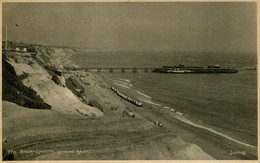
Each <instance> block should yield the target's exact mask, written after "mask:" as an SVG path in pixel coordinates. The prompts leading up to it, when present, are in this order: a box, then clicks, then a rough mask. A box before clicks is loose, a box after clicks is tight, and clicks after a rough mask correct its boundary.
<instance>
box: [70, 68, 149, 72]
mask: <svg viewBox="0 0 260 163" xmlns="http://www.w3.org/2000/svg"><path fill="white" fill-rule="evenodd" d="M153 69H154V68H151V67H150V68H148V67H138V68H137V67H65V70H67V71H85V72H89V71H90V72H110V73H112V72H134V73H136V72H152V70H153Z"/></svg>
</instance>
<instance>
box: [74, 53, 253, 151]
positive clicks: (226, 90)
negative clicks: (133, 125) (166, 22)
mask: <svg viewBox="0 0 260 163" xmlns="http://www.w3.org/2000/svg"><path fill="white" fill-rule="evenodd" d="M71 61H72V63H74V64H76V65H78V66H80V67H96V68H97V67H107V68H108V67H137V68H138V67H157V66H162V65H178V64H185V65H187V66H188V65H189V66H203V67H206V66H208V65H215V64H219V65H221V66H222V67H230V68H236V69H238V70H239V72H238V73H234V74H161V73H152V72H143V71H142V70H140V72H137V73H133V72H125V73H121V72H113V73H109V72H101V73H106V74H108V76H110V78H112V79H113V80H115V81H116V80H117V81H118V82H119V86H120V83H121V84H122V85H123V86H127V85H130V86H129V89H134V90H136V91H139V93H141V94H143V101H145V100H144V99H145V98H146V99H147V101H148V102H149V101H150V102H152V103H155V106H157V105H156V104H159V105H160V106H159V105H158V107H162V109H165V107H166V108H167V107H170V108H173V109H174V110H175V111H178V112H180V113H183V114H185V115H188V116H189V117H192V118H193V119H196V120H198V123H202V124H203V125H206V126H207V127H210V128H213V129H214V130H216V131H218V132H221V133H224V134H225V135H228V136H230V137H232V138H234V139H236V140H239V141H241V142H244V143H248V144H251V145H254V146H257V71H255V70H245V69H243V67H245V66H255V65H256V63H257V55H256V53H255V54H254V53H216V52H215V53H205V52H204V53H191V52H175V53H174V52H172V53H170V52H167V53H166V52H161V53H160V52H157V53H155V52H103V53H102V52H79V53H78V54H77V55H74V56H73V57H71ZM125 79H126V80H125ZM128 80H130V81H128ZM127 87H128V86H127ZM139 95H140V94H139Z"/></svg>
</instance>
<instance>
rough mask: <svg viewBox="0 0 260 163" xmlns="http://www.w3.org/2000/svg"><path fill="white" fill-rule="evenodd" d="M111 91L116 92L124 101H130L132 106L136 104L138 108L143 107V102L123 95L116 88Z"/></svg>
mask: <svg viewBox="0 0 260 163" xmlns="http://www.w3.org/2000/svg"><path fill="white" fill-rule="evenodd" d="M111 90H112V91H113V92H115V93H116V94H117V95H118V96H119V97H121V98H122V99H124V100H126V101H128V102H130V103H132V104H134V105H135V106H138V107H142V106H143V104H142V102H140V101H137V100H135V99H133V98H132V97H129V96H127V95H125V94H123V93H122V92H120V91H118V90H117V89H116V88H115V87H111Z"/></svg>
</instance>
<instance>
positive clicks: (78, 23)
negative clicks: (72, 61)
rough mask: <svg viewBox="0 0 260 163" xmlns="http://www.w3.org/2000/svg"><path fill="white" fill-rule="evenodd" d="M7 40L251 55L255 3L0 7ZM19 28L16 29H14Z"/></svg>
mask: <svg viewBox="0 0 260 163" xmlns="http://www.w3.org/2000/svg"><path fill="white" fill-rule="evenodd" d="M6 22H7V26H8V40H13V41H23V42H29V43H40V44H44V45H60V46H77V47H89V48H101V49H104V48H106V49H111V50H125V51H131V50H133V51H144V50H149V51H232V52H234V51H235V52H236V51H239V52H255V51H256V40H257V37H256V33H257V24H256V22H257V21H256V3H254V2H251V3H187V2H186V3H180V2H171V3H158V2H157V3H3V39H5V23H6ZM15 23H17V24H19V25H20V26H19V27H16V26H15Z"/></svg>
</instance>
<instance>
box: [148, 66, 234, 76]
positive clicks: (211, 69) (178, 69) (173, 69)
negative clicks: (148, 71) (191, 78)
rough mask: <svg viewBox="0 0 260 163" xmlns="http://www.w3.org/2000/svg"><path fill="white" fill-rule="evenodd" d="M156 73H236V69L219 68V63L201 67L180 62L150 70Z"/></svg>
mask: <svg viewBox="0 0 260 163" xmlns="http://www.w3.org/2000/svg"><path fill="white" fill-rule="evenodd" d="M152 71H153V72H158V73H175V74H182V73H237V72H238V70H236V69H231V68H221V67H220V66H219V65H214V66H208V67H207V68H203V67H201V66H185V65H183V64H180V65H179V66H162V67H159V68H155V69H153V70H152Z"/></svg>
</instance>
